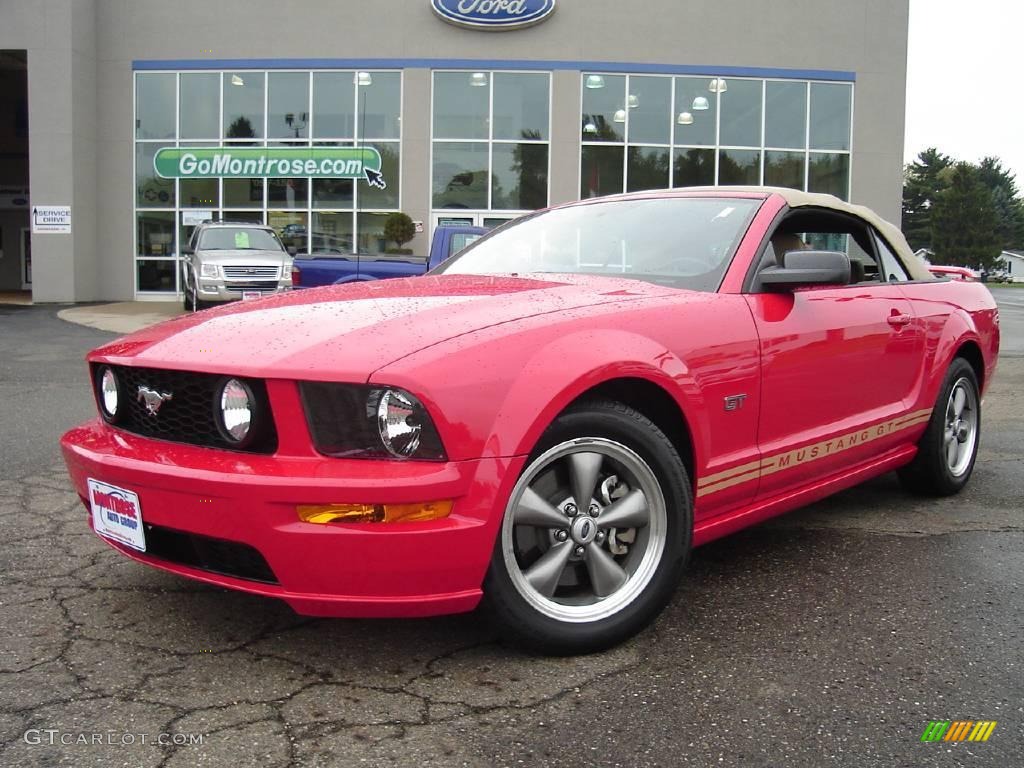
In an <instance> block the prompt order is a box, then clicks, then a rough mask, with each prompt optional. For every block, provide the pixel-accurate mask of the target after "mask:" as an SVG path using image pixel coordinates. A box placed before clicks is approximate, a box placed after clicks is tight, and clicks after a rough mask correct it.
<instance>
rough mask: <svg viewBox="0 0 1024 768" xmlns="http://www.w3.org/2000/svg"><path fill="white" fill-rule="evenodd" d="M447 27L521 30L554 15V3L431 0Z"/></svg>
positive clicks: (552, 0)
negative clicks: (451, 25)
mask: <svg viewBox="0 0 1024 768" xmlns="http://www.w3.org/2000/svg"><path fill="white" fill-rule="evenodd" d="M431 5H432V6H433V8H434V12H435V13H436V14H437V15H438V16H440V17H441V18H442V19H444V20H445V21H447V22H448V23H449V24H456V25H458V26H460V27H469V28H471V29H486V30H503V29H521V28H522V27H528V26H530V25H531V24H538V23H540V22H542V21H544V20H545V19H546V18H547V17H548V16H550V15H551V14H552V13H554V12H555V0H431Z"/></svg>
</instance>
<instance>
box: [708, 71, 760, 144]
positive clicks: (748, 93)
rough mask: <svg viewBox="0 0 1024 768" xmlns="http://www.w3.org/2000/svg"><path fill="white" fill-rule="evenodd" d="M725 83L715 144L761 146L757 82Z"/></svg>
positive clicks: (758, 83)
mask: <svg viewBox="0 0 1024 768" xmlns="http://www.w3.org/2000/svg"><path fill="white" fill-rule="evenodd" d="M726 82H727V88H728V90H727V91H726V92H725V93H723V94H721V99H722V108H721V112H722V114H721V118H720V120H721V125H720V127H719V133H718V143H719V144H720V145H721V146H723V147H759V146H761V81H760V80H739V79H735V78H733V79H731V80H728V81H726Z"/></svg>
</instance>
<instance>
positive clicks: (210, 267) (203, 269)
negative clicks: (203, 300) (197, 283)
mask: <svg viewBox="0 0 1024 768" xmlns="http://www.w3.org/2000/svg"><path fill="white" fill-rule="evenodd" d="M199 276H200V277H217V265H216V264H200V265H199Z"/></svg>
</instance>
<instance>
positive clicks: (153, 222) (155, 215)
mask: <svg viewBox="0 0 1024 768" xmlns="http://www.w3.org/2000/svg"><path fill="white" fill-rule="evenodd" d="M135 221H136V231H137V235H136V237H137V239H136V242H137V243H138V255H139V256H157V257H159V256H164V257H167V256H174V255H175V253H176V250H175V244H174V213H173V212H172V211H166V212H165V211H144V212H143V211H140V212H139V213H138V214H136V219H135Z"/></svg>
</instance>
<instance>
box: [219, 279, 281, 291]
mask: <svg viewBox="0 0 1024 768" xmlns="http://www.w3.org/2000/svg"><path fill="white" fill-rule="evenodd" d="M224 288H225V289H226V290H228V291H276V290H277V281H276V280H246V281H245V282H241V281H239V282H227V281H224Z"/></svg>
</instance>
